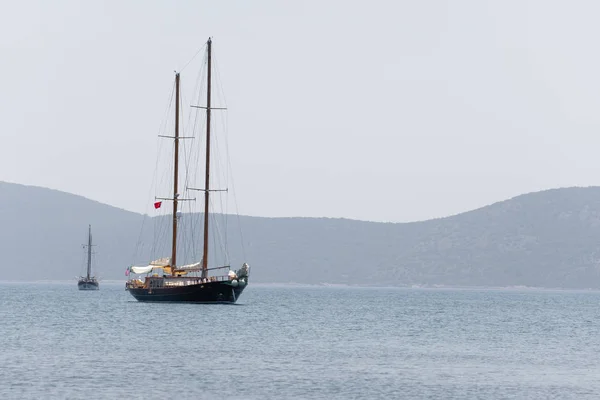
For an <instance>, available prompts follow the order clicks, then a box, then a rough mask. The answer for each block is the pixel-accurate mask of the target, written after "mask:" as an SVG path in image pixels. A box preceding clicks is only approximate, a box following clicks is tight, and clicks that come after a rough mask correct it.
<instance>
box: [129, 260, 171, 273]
mask: <svg viewBox="0 0 600 400" xmlns="http://www.w3.org/2000/svg"><path fill="white" fill-rule="evenodd" d="M170 263H171V257H163V258H159V259H158V260H154V261H152V262H150V264H148V265H146V266H143V267H131V268H130V270H131V272H133V273H134V274H146V273H148V272H150V271H152V270H153V269H163V268H165V267H168V266H169V264H170Z"/></svg>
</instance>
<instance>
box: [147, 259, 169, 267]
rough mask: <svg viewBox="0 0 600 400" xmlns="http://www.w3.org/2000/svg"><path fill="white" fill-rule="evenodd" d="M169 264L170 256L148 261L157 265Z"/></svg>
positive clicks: (164, 265)
mask: <svg viewBox="0 0 600 400" xmlns="http://www.w3.org/2000/svg"><path fill="white" fill-rule="evenodd" d="M170 264H171V257H163V258H159V259H158V260H154V261H152V262H150V265H154V266H157V267H166V266H168V265H170Z"/></svg>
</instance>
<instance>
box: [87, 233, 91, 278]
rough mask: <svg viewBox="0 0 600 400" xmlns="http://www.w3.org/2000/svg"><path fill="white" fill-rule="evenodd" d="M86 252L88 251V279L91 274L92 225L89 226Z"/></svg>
mask: <svg viewBox="0 0 600 400" xmlns="http://www.w3.org/2000/svg"><path fill="white" fill-rule="evenodd" d="M87 250H88V263H87V278H88V279H90V275H91V274H92V225H90V226H89V232H88V246H87Z"/></svg>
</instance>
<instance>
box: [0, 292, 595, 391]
mask: <svg viewBox="0 0 600 400" xmlns="http://www.w3.org/2000/svg"><path fill="white" fill-rule="evenodd" d="M599 305H600V293H598V292H566V291H537V290H521V291H518V290H488V291H484V290H433V289H430V290H427V289H374V288H344V287H283V286H261V285H251V286H249V288H248V289H247V290H246V292H245V293H244V294H243V296H242V297H241V299H240V302H239V304H237V305H234V306H231V305H229V306H228V305H189V304H177V305H174V304H149V303H138V302H136V301H134V299H133V298H132V297H130V295H129V294H128V293H127V292H125V290H124V284H123V283H118V284H117V283H106V282H105V283H102V284H101V290H100V291H97V292H80V291H78V290H77V287H76V283H75V282H70V283H64V282H63V283H30V284H25V283H0V307H1V308H0V318H1V325H0V344H1V346H0V374H1V378H0V398H2V399H13V398H14V399H69V398H72V399H84V398H86V399H118V398H123V399H159V398H160V399H163V398H164V399H429V398H433V399H538V398H539V399H582V398H600V307H599Z"/></svg>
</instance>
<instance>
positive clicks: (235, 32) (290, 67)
mask: <svg viewBox="0 0 600 400" xmlns="http://www.w3.org/2000/svg"><path fill="white" fill-rule="evenodd" d="M598 15H600V3H598V2H597V1H591V0H590V1H571V2H567V1H552V0H539V1H527V0H514V1H509V0H506V1H500V0H496V1H491V0H460V1H455V0H447V1H446V0H429V1H428V0H418V1H369V2H366V1H361V2H355V1H348V0H344V1H333V0H329V1H323V0H321V1H296V2H291V1H290V2H286V1H281V0H278V1H275V0H273V1H259V0H256V1H245V0H244V1H220V2H219V1H210V2H209V1H166V0H165V1H151V0H139V1H106V2H100V1H83V0H81V1H62V0H55V1H46V0H40V1H26V0H24V1H5V0H1V1H0V127H1V129H0V135H1V136H0V139H1V141H0V180H4V181H8V182H17V183H23V184H30V185H38V186H45V187H49V188H54V189H59V190H64V191H67V192H72V193H76V194H80V195H83V196H86V197H89V198H91V199H94V200H98V201H101V202H104V203H108V204H111V205H114V206H117V207H122V208H125V209H128V210H132V211H138V212H145V211H146V210H147V208H148V205H151V203H152V201H153V200H154V199H153V194H152V196H149V192H148V191H149V189H150V185H151V183H152V178H153V171H154V168H155V165H156V156H157V140H156V135H157V134H158V131H159V128H160V124H161V123H162V122H163V120H164V114H165V107H166V104H167V103H168V100H169V95H170V91H171V88H172V85H173V71H174V70H179V69H181V68H182V67H183V66H184V65H185V64H186V62H188V61H189V60H190V58H191V57H192V56H193V55H194V54H195V53H196V51H197V50H198V49H199V48H201V46H202V45H203V43H204V42H205V41H206V39H207V38H208V37H209V36H212V37H213V38H214V39H213V40H214V48H215V55H216V57H217V60H218V67H219V74H220V76H221V82H222V87H223V90H224V93H225V96H226V100H227V106H228V107H229V111H228V135H229V145H230V156H231V164H232V170H233V175H234V178H235V184H236V189H237V199H238V205H239V212H240V213H241V214H246V215H256V216H313V217H321V216H326V217H346V218H357V219H365V220H375V221H398V222H399V221H414V220H422V219H428V218H433V217H442V216H447V215H451V214H456V213H459V212H463V211H467V210H470V209H474V208H478V207H481V206H484V205H487V204H490V203H493V202H496V201H499V200H504V199H506V198H510V197H513V196H515V195H518V194H522V193H526V192H531V191H538V190H542V189H547V188H555V187H564V186H588V185H596V184H598V183H599V182H600V156H599V153H600V151H599V150H600V135H599V133H600V58H599V55H598V54H600V52H599V50H598V48H599V46H598V38H599V37H600V24H598V23H597V17H598ZM183 79H185V76H184V77H183Z"/></svg>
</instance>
